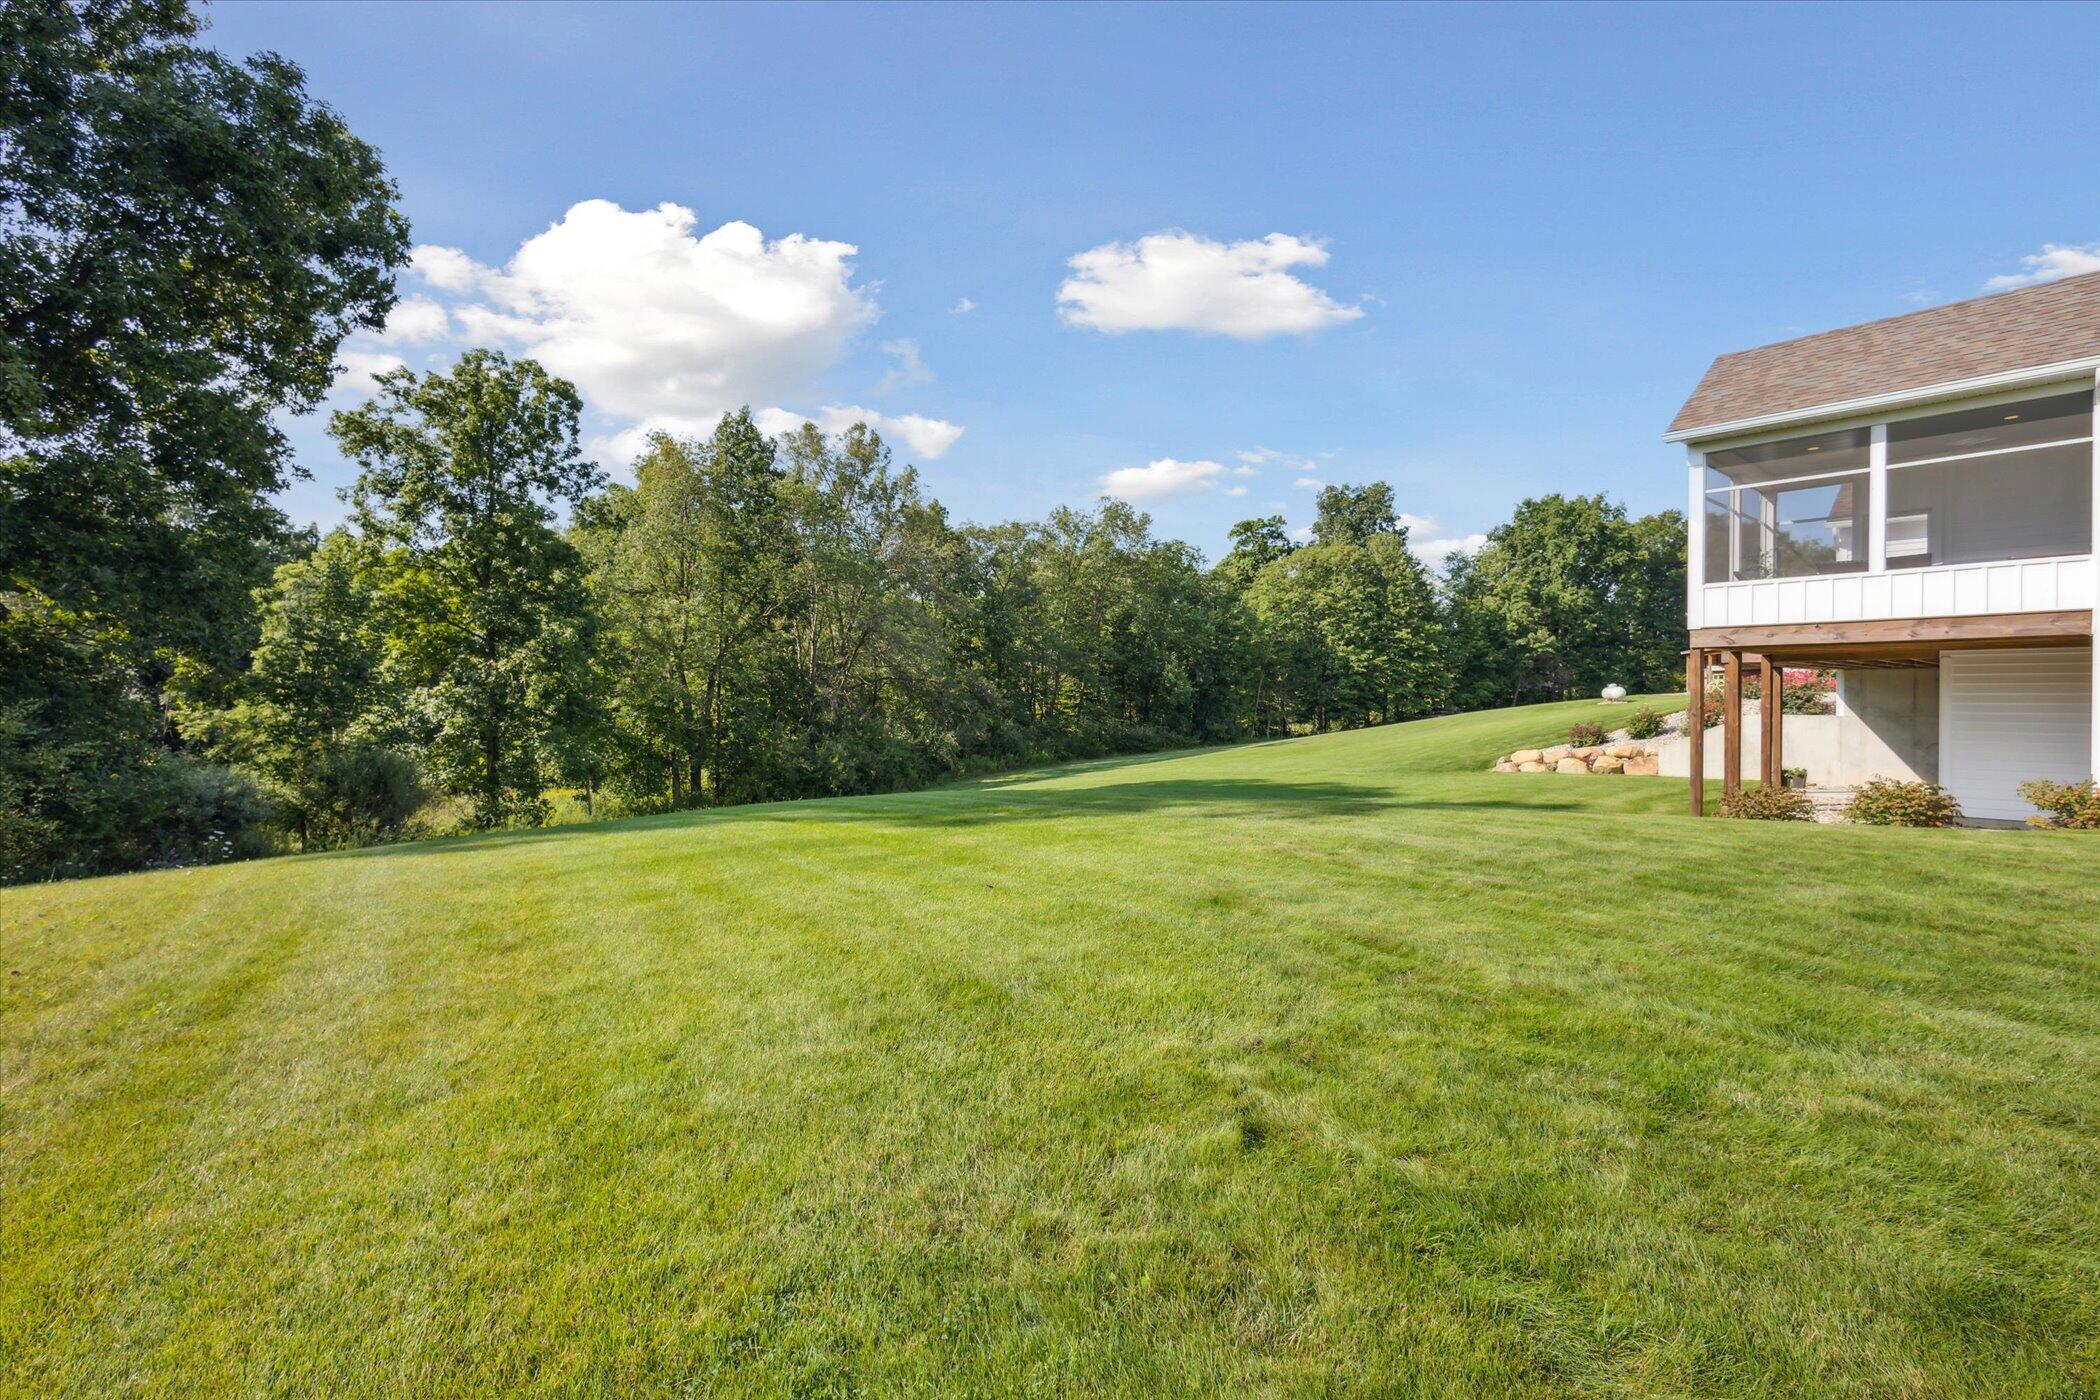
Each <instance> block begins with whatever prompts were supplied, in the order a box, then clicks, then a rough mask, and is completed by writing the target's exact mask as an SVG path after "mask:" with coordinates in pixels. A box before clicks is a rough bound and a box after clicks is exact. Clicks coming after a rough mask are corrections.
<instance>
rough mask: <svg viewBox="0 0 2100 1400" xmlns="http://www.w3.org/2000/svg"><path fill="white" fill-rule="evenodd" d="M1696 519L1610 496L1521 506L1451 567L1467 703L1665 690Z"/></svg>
mask: <svg viewBox="0 0 2100 1400" xmlns="http://www.w3.org/2000/svg"><path fill="white" fill-rule="evenodd" d="M1684 550H1685V544H1684V517H1683V516H1682V515H1681V514H1680V513H1678V512H1676V511H1664V512H1662V513H1660V514H1657V515H1652V516H1647V517H1644V518H1642V519H1638V520H1629V519H1628V518H1627V516H1626V512H1625V510H1624V509H1623V508H1621V507H1619V506H1615V505H1612V504H1611V503H1609V502H1608V501H1606V500H1605V498H1604V497H1602V496H1573V497H1568V496H1559V495H1553V496H1542V497H1538V498H1535V499H1532V500H1528V501H1525V502H1523V503H1521V504H1520V505H1519V506H1518V507H1517V510H1516V513H1515V515H1514V516H1513V517H1512V518H1511V519H1510V521H1509V522H1508V523H1507V524H1504V525H1500V526H1497V527H1496V528H1495V529H1494V530H1492V531H1490V532H1489V534H1488V540H1487V543H1486V544H1485V545H1483V546H1482V547H1481V549H1480V550H1479V552H1478V553H1476V554H1474V555H1472V556H1471V557H1470V558H1467V557H1460V558H1457V559H1454V560H1453V561H1452V564H1451V566H1450V567H1449V569H1448V571H1447V592H1448V595H1449V599H1450V622H1449V625H1450V628H1451V632H1452V654H1453V659H1454V662H1455V663H1456V666H1457V669H1458V671H1459V674H1460V676H1461V678H1462V679H1461V686H1460V690H1459V693H1458V694H1457V695H1456V696H1455V698H1456V700H1457V701H1458V703H1460V704H1462V705H1465V706H1481V705H1511V704H1519V703H1522V702H1523V701H1524V700H1527V699H1545V698H1562V697H1568V696H1574V695H1581V694H1587V693H1594V692H1595V691H1596V690H1597V689H1598V688H1599V687H1601V686H1602V685H1604V684H1605V683H1606V682H1607V681H1611V680H1615V679H1616V680H1623V681H1624V682H1625V684H1627V685H1628V686H1629V687H1631V688H1632V689H1634V690H1636V691H1640V690H1650V691H1653V690H1664V689H1667V688H1669V687H1670V685H1671V684H1672V683H1673V682H1674V680H1675V678H1676V676H1677V675H1678V667H1679V658H1680V657H1681V655H1682V653H1683V650H1684V645H1685V631H1684V587H1685V582H1684V567H1685V566H1684Z"/></svg>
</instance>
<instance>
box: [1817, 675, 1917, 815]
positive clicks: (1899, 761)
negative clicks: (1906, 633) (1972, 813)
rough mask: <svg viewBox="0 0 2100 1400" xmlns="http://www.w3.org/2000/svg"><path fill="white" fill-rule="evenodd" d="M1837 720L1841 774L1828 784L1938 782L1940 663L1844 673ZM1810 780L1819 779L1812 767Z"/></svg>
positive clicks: (1840, 683) (1839, 689)
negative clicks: (1901, 780)
mask: <svg viewBox="0 0 2100 1400" xmlns="http://www.w3.org/2000/svg"><path fill="white" fill-rule="evenodd" d="M1837 718H1838V719H1839V721H1840V724H1839V728H1838V757H1837V776H1836V777H1834V778H1833V779H1831V781H1830V783H1829V784H1828V786H1832V787H1853V786H1856V785H1857V784H1860V783H1863V782H1865V781H1866V780H1867V779H1869V778H1905V779H1913V780H1916V781H1918V782H1926V783H1936V782H1938V781H1939V780H1940V671H1939V667H1937V666H1926V667H1920V668H1917V669H1912V670H1900V671H1881V670H1872V669H1868V668H1865V667H1860V668H1856V669H1853V670H1849V671H1840V672H1838V715H1837ZM1846 721H1849V722H1846ZM1788 727H1789V728H1790V729H1791V727H1792V726H1791V725H1789V726H1788ZM1809 781H1810V782H1818V780H1817V778H1816V776H1815V774H1814V772H1813V771H1811V772H1810V774H1809ZM1818 785H1819V786H1822V785H1823V784H1821V783H1818Z"/></svg>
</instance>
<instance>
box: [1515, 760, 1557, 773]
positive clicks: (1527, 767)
mask: <svg viewBox="0 0 2100 1400" xmlns="http://www.w3.org/2000/svg"><path fill="white" fill-rule="evenodd" d="M1517 771H1518V772H1519V773H1550V772H1552V771H1553V770H1552V769H1550V768H1548V767H1547V766H1546V765H1545V764H1543V763H1538V762H1535V761H1534V762H1531V763H1520V764H1518V765H1517Z"/></svg>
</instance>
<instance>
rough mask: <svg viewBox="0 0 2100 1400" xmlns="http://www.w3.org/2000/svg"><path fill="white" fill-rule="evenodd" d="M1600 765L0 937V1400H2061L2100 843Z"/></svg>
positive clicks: (892, 833) (1474, 747)
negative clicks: (1638, 1398)
mask: <svg viewBox="0 0 2100 1400" xmlns="http://www.w3.org/2000/svg"><path fill="white" fill-rule="evenodd" d="M1600 712H1601V707H1597V706H1593V705H1587V704H1580V705H1556V706H1540V707H1532V708H1529V709H1523V710H1514V711H1504V712H1499V713H1494V714H1487V715H1471V716H1460V717H1455V718H1450V719H1440V720H1432V721H1426V722H1423V723H1419V724H1410V725H1401V726H1395V727H1392V728H1388V729H1380V730H1370V731H1362V732H1355V733H1349V734H1340V735H1332V736H1326V737H1321V738H1314V739H1305V740H1295V741H1290V742H1282V743H1272V744H1260V745H1250V746H1244V747H1239V748H1233V749H1225V750H1213V751H1207V752H1201V753H1193V754H1184V755H1172V756H1166V757H1155V758H1148V759H1137V760H1127V761H1118V762H1109V763H1099V764H1090V765H1082V766H1079V767H1076V768H1070V769H1065V770H1060V771H1054V772H1047V773H1038V774H1028V775H1022V776H1019V777H1014V778H1007V779H999V780H993V781H988V782H984V783H977V784H968V785H962V786H957V787H952V788H947V789H942V790H938V791H933V792H926V793H917V794H909V795H903V796H897V797H887V798H870V799H858V800H851V801H837V802H823V803H800V804H783V805H778V806H771V807H755V808H747V809H741V810H733V811H727V812H721V813H714V814H704V815H690V816H682V817H675V818H661V819H653V820H644V821H635V822H626V823H617V824H606V825H601V826H591V827H572V828H563V829H558V830H554V831H548V832H540V833H529V834H500V835H492V836H488V837H482V838H476V839H467V840H456V841H447V842H437V843H430V844H425V845H420V846H412V847H398V848H391V849H383V850H376V851H369V852H362V853H351V854H343V855H334V856H319V857H305V858H298V859H287V860H277V861H268V862H259V863H254V864H249V865H239V866H228V867H221V868H216V869H210V870H191V871H172V872H165V873H160V874H153V875H142V876H128V877H121V878H116V879H108V880H99V881H87V882H80V883H77V884H70V885H59V886H47V887H39V888H28V889H16V890H0V967H4V972H0V1218H4V1228H0V1356H4V1357H6V1358H9V1365H8V1366H6V1367H0V1385H4V1386H6V1387H8V1388H9V1389H10V1390H11V1391H13V1392H15V1393H22V1394H55V1393H63V1392H76V1393H77V1392H89V1391H107V1390H114V1389H121V1388H126V1387H133V1388H139V1389H143V1390H146V1391H148V1392H186V1393H198V1392H206V1391H223V1390H226V1389H231V1388H238V1389H245V1390H255V1391H313V1390H333V1391H358V1392H366V1393H370V1392H374V1391H382V1390H383V1391H392V1392H404V1391H417V1392H427V1391H433V1390H435V1391H458V1390H466V1389H496V1388H501V1389H505V1390H511V1389H571V1388H576V1389H594V1390H604V1391H643V1392H662V1391H693V1392H702V1391H707V1390H712V1389H723V1388H733V1389H747V1390H764V1391H791V1390H792V1391H798V1392H808V1391H834V1390H837V1391H844V1390H852V1389H859V1388H867V1389H877V1390H919V1389H924V1388H933V1387H947V1388H951V1389H955V1390H962V1391H976V1392H1002V1393H1011V1392H1013V1391H1015V1390H1037V1391H1056V1390H1086V1391H1103V1390H1112V1391H1123V1392H1127V1393H1159V1392H1162V1391H1181V1390H1190V1389H1230V1390H1246V1389H1263V1388H1267V1389H1276V1390H1299V1389H1315V1388H1334V1389H1346V1390H1360V1389H1368V1388H1387V1389H1399V1390H1424V1391H1436V1390H1452V1389H1455V1390H1462V1391H1472V1392H1476V1393H1477V1392H1479V1391H1483V1390H1490V1389H1497V1390H1507V1389H1529V1390H1540V1391H1558V1390H1568V1389H1576V1388H1596V1387H1603V1388H1617V1389H1622V1390H1628V1391H1635V1392H1655V1393H1684V1392H1687V1391H1740V1390H1746V1389H1754V1388H1767V1389H1773V1390H1800V1389H1844V1388H1854V1389H1861V1390H1872V1391H1894V1392H1902V1393H1916V1394H1926V1393H1959V1392H1975V1391H1979V1390H1986V1389H1988V1390H1997V1391H2003V1390H2047V1389H2052V1388H2062V1389H2066V1390H2089V1389H2091V1388H2093V1387H2095V1386H2100V1341H2096V1339H2100V1107H2096V1102H2100V1096H2096V1094H2095V1085H2096V1084H2100V946H2096V937H2095V934H2094V929H2095V928H2096V927H2100V842H2096V841H2090V840H2083V839H2081V838H2079V837H2077V836H2074V835H2066V834H2056V833H1994V832H1901V831H1877V830H1859V829H1816V828H1799V827H1780V826H1770V825H1757V824H1748V823H1734V822H1721V821H1708V822H1703V823H1702V822H1693V821H1691V820H1689V819H1687V818H1684V817H1682V816H1680V815H1678V813H1679V810H1680V807H1681V804H1682V801H1683V785H1682V783H1680V782H1670V781H1666V780H1660V779H1628V778H1556V777H1513V776H1498V775H1493V774H1489V773H1485V772H1483V771H1481V770H1482V769H1483V767H1484V766H1485V765H1486V763H1487V762H1488V761H1489V760H1490V759H1491V758H1492V757H1493V756H1494V755H1495V754H1496V753H1498V752H1502V751H1506V750H1508V749H1510V748H1512V747H1515V746H1518V745H1519V744H1523V743H1532V742H1538V741H1541V740H1546V739H1550V738H1552V737H1554V736H1556V735H1557V734H1559V733H1561V732H1563V731H1564V730H1565V728H1566V726H1567V725H1568V724H1569V723H1570V722H1571V721H1572V720H1574V719H1577V718H1586V717H1593V716H1595V715H1597V714H1599V713H1600Z"/></svg>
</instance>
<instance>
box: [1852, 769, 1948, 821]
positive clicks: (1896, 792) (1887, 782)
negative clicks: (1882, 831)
mask: <svg viewBox="0 0 2100 1400" xmlns="http://www.w3.org/2000/svg"><path fill="white" fill-rule="evenodd" d="M1845 820H1846V821H1851V822H1858V823H1859V824H1860V825H1862V826H1952V825H1954V824H1955V823H1956V822H1958V821H1960V820H1961V804H1960V803H1958V802H1956V801H1955V800H1954V794H1952V793H1950V792H1948V791H1947V790H1946V789H1945V788H1942V787H1939V786H1937V785H1935V784H1932V783H1908V782H1899V781H1898V780H1896V779H1894V778H1876V779H1874V780H1873V781H1872V782H1869V783H1867V784H1866V785H1865V786H1864V787H1862V788H1860V790H1859V791H1858V792H1855V793H1853V794H1852V800H1851V801H1850V802H1848V803H1846V804H1845Z"/></svg>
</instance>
